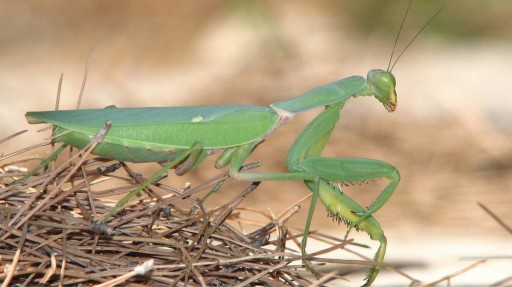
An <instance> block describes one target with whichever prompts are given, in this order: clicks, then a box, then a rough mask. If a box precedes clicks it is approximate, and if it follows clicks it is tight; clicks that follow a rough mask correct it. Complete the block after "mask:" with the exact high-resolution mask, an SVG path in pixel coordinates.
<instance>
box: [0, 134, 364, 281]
mask: <svg viewBox="0 0 512 287" xmlns="http://www.w3.org/2000/svg"><path fill="white" fill-rule="evenodd" d="M41 145H42V144H41ZM41 145H37V146H41ZM33 148H34V147H30V148H26V149H22V150H19V151H17V152H14V153H11V154H9V155H5V156H3V157H2V158H1V161H0V162H1V165H0V180H1V186H0V221H1V223H0V244H1V245H2V247H1V248H0V266H1V267H2V270H1V272H0V281H3V282H4V284H3V285H2V287H3V286H50V285H51V286H57V285H59V286H114V285H117V284H121V285H122V286H185V285H186V286H313V285H319V284H322V283H325V282H326V281H329V280H332V279H333V278H339V276H337V275H334V273H332V274H329V275H328V276H326V277H324V278H322V279H320V280H318V281H312V280H313V279H312V276H311V274H310V273H309V272H308V271H307V270H305V268H304V267H303V265H302V263H301V259H302V257H301V254H300V251H299V250H300V243H299V240H298V239H297V238H299V239H300V238H301V236H302V233H300V232H298V233H296V234H293V233H292V232H290V230H289V229H288V228H287V227H286V224H285V223H286V221H287V220H288V219H289V218H290V217H291V216H292V215H293V214H295V213H297V211H298V210H299V205H292V206H291V207H290V208H289V209H288V210H287V211H286V212H284V213H283V214H282V215H280V216H278V217H275V218H274V217H272V216H271V215H269V213H268V212H263V211H259V210H253V209H249V208H242V207H240V204H241V203H242V202H243V200H244V198H245V197H246V196H247V195H248V194H249V193H251V192H252V191H253V190H254V189H256V187H257V186H258V183H256V182H255V183H251V184H248V186H247V187H246V188H245V190H241V191H240V193H239V194H238V196H236V197H234V198H232V199H230V200H226V203H225V204H223V205H222V206H219V207H216V208H210V209H206V208H205V207H204V206H203V199H202V198H200V197H198V195H197V193H198V192H200V191H205V190H206V191H207V190H210V189H212V188H213V187H215V186H218V184H219V182H222V181H224V180H226V179H227V178H228V175H227V173H223V174H220V175H219V176H217V177H214V178H212V179H210V180H208V181H205V182H204V183H202V184H200V185H197V186H185V187H183V188H179V189H177V188H174V187H171V186H168V185H166V184H164V183H162V182H164V180H160V181H157V182H154V183H153V184H151V185H150V186H149V187H148V188H146V189H144V190H143V192H141V193H140V194H139V195H138V196H136V197H134V198H133V199H132V200H131V201H130V202H129V203H128V204H126V205H125V206H123V207H122V208H120V209H119V210H117V211H116V212H114V213H113V215H112V216H110V217H108V218H107V217H106V215H107V213H109V212H110V211H111V210H112V208H113V206H114V205H115V203H116V201H117V200H116V199H115V198H121V197H122V196H124V195H126V194H128V193H129V192H130V191H132V190H134V189H135V188H136V187H137V186H139V184H140V183H141V182H143V181H144V180H146V179H145V178H144V177H142V176H141V175H140V174H137V173H136V172H134V171H132V170H131V169H130V168H129V167H128V165H126V164H125V163H123V162H116V161H109V160H106V159H102V158H98V157H91V156H87V154H88V152H89V151H90V150H91V149H92V148H93V147H89V149H84V150H82V151H79V152H78V153H76V150H75V153H76V154H80V153H81V154H82V157H78V156H74V157H72V158H70V159H69V160H66V161H64V162H63V163H59V164H57V163H56V162H58V161H56V162H52V163H50V167H49V168H46V169H41V170H40V171H39V172H37V173H36V174H33V175H30V176H28V177H26V178H24V179H23V180H20V179H21V178H22V177H23V176H26V175H27V170H25V169H24V168H21V167H20V166H23V164H24V163H25V161H29V160H34V157H20V156H19V154H22V153H24V152H27V151H29V150H31V149H33ZM62 157H63V156H60V158H62ZM38 160H42V158H39V159H38ZM61 161H62V160H61ZM256 165H257V164H256ZM52 166H53V167H52ZM252 167H254V164H253V165H251V166H249V167H247V168H252ZM111 182H114V184H112V183H111ZM107 183H109V184H107ZM243 212H256V213H260V214H262V215H264V216H265V217H266V218H268V224H266V225H264V226H260V227H259V228H258V229H256V230H255V231H253V232H251V233H249V234H243V233H242V232H241V231H239V228H234V227H233V226H232V225H230V224H229V223H228V221H229V222H235V223H237V222H238V219H237V218H238V215H239V214H240V213H243ZM227 219H229V220H227ZM311 237H315V238H316V239H320V240H322V241H325V242H328V243H330V247H329V248H326V249H324V250H321V251H319V252H315V253H313V254H310V255H308V260H309V262H310V263H311V264H313V265H319V264H324V263H325V262H326V261H329V262H334V263H347V262H345V261H344V260H335V259H334V260H326V259H325V258H320V257H318V256H319V255H322V254H324V253H327V252H331V251H333V250H340V249H342V248H343V247H344V246H345V245H346V244H350V243H352V240H347V241H345V242H343V241H342V240H339V239H338V240H336V239H333V238H331V237H328V236H327V235H322V234H320V233H315V234H314V235H311ZM292 245H293V246H292ZM290 246H291V247H290ZM338 252H339V251H338ZM349 263H353V261H350V262H349ZM356 264H360V265H365V264H366V265H368V264H371V262H369V261H365V260H361V261H360V262H359V263H357V262H356ZM360 267H361V268H363V269H365V268H367V266H360Z"/></svg>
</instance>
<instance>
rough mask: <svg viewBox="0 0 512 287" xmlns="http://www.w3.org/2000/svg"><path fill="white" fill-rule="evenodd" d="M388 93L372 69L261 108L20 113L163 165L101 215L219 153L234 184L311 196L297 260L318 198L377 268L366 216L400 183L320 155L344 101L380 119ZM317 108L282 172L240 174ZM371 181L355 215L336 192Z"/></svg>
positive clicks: (118, 154)
mask: <svg viewBox="0 0 512 287" xmlns="http://www.w3.org/2000/svg"><path fill="white" fill-rule="evenodd" d="M434 16H435V15H434ZM404 20H405V17H404ZM429 22H430V21H429ZM402 24H403V22H402ZM427 24H428V23H427ZM425 26H426V25H425ZM422 30H423V29H422ZM420 32H421V30H420ZM418 34H419V33H418ZM397 38H398V36H397ZM395 44H396V43H395ZM390 63H391V62H390ZM395 63H396V62H395ZM388 70H389V67H388ZM395 86H396V81H395V77H394V76H393V74H392V73H391V71H390V70H389V71H383V70H379V69H375V70H371V71H369V72H368V75H367V77H366V78H363V77H361V76H352V77H348V78H344V79H341V80H338V81H336V82H333V83H330V84H327V85H324V86H321V87H318V88H316V89H313V90H311V91H309V92H307V93H305V94H303V95H301V96H298V97H296V98H293V99H291V100H287V101H282V102H276V103H273V104H270V105H268V106H266V107H258V106H203V107H157V108H107V109H89V110H61V111H46V112H28V113H27V114H26V117H27V120H28V122H29V123H31V124H37V123H50V124H52V125H54V136H53V138H54V141H56V142H63V143H67V144H70V145H72V146H75V147H78V148H83V147H85V146H86V145H87V144H88V143H89V142H90V141H91V137H93V136H94V135H95V134H96V133H97V132H98V130H99V129H100V128H101V127H102V126H103V125H104V124H105V122H107V121H111V123H112V125H111V128H110V130H109V131H108V133H107V134H106V136H105V138H104V139H103V141H102V142H101V143H100V144H98V145H97V146H96V148H95V149H94V150H93V154H96V155H99V156H102V157H106V158H109V159H115V160H120V161H129V162H166V166H165V168H163V169H162V170H161V171H160V172H159V173H157V174H155V175H154V176H153V177H152V178H150V179H149V180H148V181H146V182H145V183H143V184H142V185H141V186H140V187H139V188H138V189H136V190H135V191H133V192H132V193H130V194H129V195H127V196H126V197H125V198H124V199H122V200H121V201H120V202H119V203H118V204H117V205H116V207H115V208H114V209H113V210H112V211H111V212H110V213H109V214H108V216H110V215H111V214H112V213H113V212H114V211H115V210H116V209H118V208H119V207H121V206H122V205H123V204H125V203H126V202H127V201H128V200H129V199H130V198H131V197H133V196H134V195H136V194H137V193H138V192H140V190H142V189H143V188H145V187H146V186H148V185H149V184H150V183H151V182H152V181H153V180H154V179H156V178H158V177H159V176H160V175H161V174H163V173H165V172H166V171H167V170H168V169H170V168H175V169H176V174H178V175H182V174H185V173H187V172H188V171H190V170H191V169H193V168H195V167H197V166H198V165H199V164H200V163H201V162H202V161H203V160H204V159H205V158H206V157H207V156H209V155H212V154H219V156H218V159H217V161H216V163H215V167H217V168H221V167H225V166H228V167H229V174H230V176H231V177H233V178H235V179H238V180H244V181H267V180H302V181H304V182H305V184H306V186H307V187H308V188H309V189H310V190H311V191H312V192H313V197H312V200H311V206H310V209H309V213H308V218H307V222H306V227H305V232H304V237H303V239H302V246H301V251H302V253H303V254H306V243H307V238H308V232H309V227H310V223H311V218H312V216H313V212H314V207H315V203H316V200H317V199H318V198H320V200H321V202H322V203H323V204H324V206H325V207H326V208H327V211H328V213H329V215H330V216H332V217H334V218H335V219H337V220H338V221H342V222H344V223H346V224H347V225H348V226H349V231H350V228H352V227H353V228H356V229H357V230H362V231H364V232H366V233H368V234H369V235H370V237H371V238H372V239H373V240H377V241H379V242H380V247H379V248H378V250H377V252H376V254H375V257H374V261H375V262H382V261H383V260H384V255H385V251H386V245H387V241H386V237H385V236H384V233H383V230H382V228H381V226H380V225H379V223H378V222H377V220H376V219H375V218H374V217H373V214H374V213H375V212H376V211H378V210H379V209H380V208H381V207H382V206H383V205H384V204H385V203H386V202H387V200H388V199H389V198H390V196H391V195H392V194H393V192H394V190H395V188H396V187H397V185H398V182H399V181H400V175H399V172H398V170H397V169H396V168H395V167H393V166H392V165H390V164H388V163H386V162H383V161H379V160H375V159H356V158H327V157H322V156H321V153H322V151H323V149H324V146H325V145H326V143H327V141H328V139H329V137H330V135H331V133H332V131H333V129H334V127H335V125H336V123H337V122H338V120H339V113H340V111H341V109H342V108H343V106H344V104H345V102H346V101H347V100H348V99H350V98H355V97H360V96H374V97H375V98H376V99H377V100H378V101H380V102H381V103H382V104H383V105H384V107H385V108H386V110H387V111H388V112H392V111H394V110H395V109H396V105H397V95H396V91H395ZM318 107H325V109H324V110H323V111H322V112H321V113H320V114H319V115H318V116H317V117H316V118H315V119H314V120H313V121H312V122H311V123H309V124H308V125H307V127H306V128H305V129H304V130H303V131H302V133H301V134H300V135H299V136H298V138H297V139H296V140H295V142H294V143H293V145H292V147H291V148H290V150H289V152H288V155H287V157H286V166H287V168H288V172H286V173H253V172H240V168H241V167H242V165H243V164H244V162H245V160H246V159H247V157H248V156H249V155H250V154H251V153H252V151H253V150H254V149H255V147H256V146H257V145H259V144H260V143H261V142H262V141H263V140H264V139H265V138H266V137H267V136H268V135H269V134H270V133H272V132H273V131H274V130H275V129H277V128H278V127H279V126H281V125H282V124H284V123H286V122H288V121H290V120H291V119H292V118H293V117H294V116H295V115H296V114H299V113H301V112H304V111H307V110H310V109H314V108H318ZM379 178H386V179H388V180H389V181H390V182H389V184H388V185H387V186H386V187H385V188H384V190H383V191H382V192H381V194H380V195H379V196H378V197H377V198H376V199H375V201H374V202H373V203H372V204H371V205H370V206H369V207H368V208H363V207H362V206H361V205H359V204H358V203H357V202H355V201H354V200H352V199H351V198H350V197H348V196H347V195H346V194H344V193H343V192H342V191H341V190H340V189H339V187H338V185H336V184H337V183H342V184H347V183H357V182H365V181H368V180H372V179H379ZM108 216H107V217H108ZM349 231H347V233H346V236H348V233H349ZM346 236H345V238H346ZM304 264H305V265H306V267H307V268H308V269H309V270H310V271H312V272H313V273H315V274H316V272H315V271H314V270H313V268H312V267H311V266H310V265H309V263H308V262H307V261H305V260H304ZM379 270H380V267H378V266H372V267H371V268H370V269H369V272H368V274H367V277H366V282H365V286H369V285H371V283H372V282H373V281H374V280H375V278H376V277H377V274H378V272H379Z"/></svg>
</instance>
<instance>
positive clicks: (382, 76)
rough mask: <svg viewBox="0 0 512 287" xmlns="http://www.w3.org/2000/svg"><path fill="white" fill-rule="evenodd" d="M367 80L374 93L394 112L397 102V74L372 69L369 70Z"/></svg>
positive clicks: (389, 110) (387, 108)
mask: <svg viewBox="0 0 512 287" xmlns="http://www.w3.org/2000/svg"><path fill="white" fill-rule="evenodd" d="M367 80H368V84H369V85H370V88H371V90H372V91H373V95H374V96H375V97H376V98H377V99H378V100H379V101H380V102H381V103H382V104H383V105H384V107H385V108H386V110H388V112H393V111H394V110H395V109H396V104H397V96H396V91H395V86H396V80H395V76H393V74H391V72H386V71H383V70H371V71H370V72H368V77H367Z"/></svg>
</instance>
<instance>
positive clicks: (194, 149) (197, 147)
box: [102, 142, 203, 223]
mask: <svg viewBox="0 0 512 287" xmlns="http://www.w3.org/2000/svg"><path fill="white" fill-rule="evenodd" d="M202 150H203V144H202V143H201V142H195V143H194V144H193V145H192V146H191V147H190V148H189V149H187V150H183V151H181V152H180V153H179V154H178V156H177V157H176V158H174V159H173V160H172V161H170V162H168V163H167V165H166V166H164V167H163V168H162V169H160V170H159V171H158V172H156V173H155V174H154V175H153V176H151V177H150V178H148V179H147V180H146V181H144V182H143V183H141V184H140V185H139V186H138V187H137V188H136V189H134V190H133V191H132V192H130V193H129V194H127V195H126V196H125V197H123V198H122V199H121V200H119V201H118V202H117V204H116V205H115V206H114V207H113V208H112V209H111V210H110V211H109V212H108V213H107V214H106V215H105V216H104V217H103V220H102V222H104V223H106V222H107V221H108V220H109V218H110V216H112V214H114V213H115V212H116V211H117V210H118V209H119V208H121V207H123V206H124V205H125V204H126V203H127V202H128V201H130V199H132V198H133V197H134V196H136V195H137V194H139V193H140V192H141V191H142V190H143V189H144V188H146V187H148V186H149V185H150V184H151V183H153V182H154V181H155V180H157V179H158V178H159V177H161V176H162V175H163V174H164V173H166V172H167V171H168V170H169V169H171V168H174V167H176V166H180V165H182V164H183V163H185V164H188V163H187V162H188V159H189V158H190V156H191V155H192V156H194V157H195V158H193V160H194V162H195V161H197V155H199V154H200V153H201V151H202ZM192 164H193V163H192Z"/></svg>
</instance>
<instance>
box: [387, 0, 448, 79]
mask: <svg viewBox="0 0 512 287" xmlns="http://www.w3.org/2000/svg"><path fill="white" fill-rule="evenodd" d="M411 4H412V0H411V1H409V5H408V6H407V10H406V11H405V15H404V19H403V20H402V24H401V25H400V29H399V30H398V34H397V35H396V39H395V44H394V45H393V50H392V51H391V57H389V63H388V68H387V69H386V71H387V72H391V71H393V68H394V67H395V65H396V63H397V62H398V60H399V59H400V57H402V55H403V54H404V53H405V51H407V49H408V48H409V47H410V46H411V44H412V43H413V42H414V40H416V38H418V36H419V35H420V34H421V32H423V30H425V28H427V26H428V25H429V24H430V22H432V20H434V18H435V17H436V16H437V14H439V13H441V11H443V9H444V7H446V5H444V6H443V7H441V8H440V9H439V10H437V12H436V13H434V15H432V17H430V19H429V20H428V21H427V23H425V25H423V27H421V29H420V30H419V31H418V33H416V35H414V37H413V38H412V39H411V41H409V43H408V44H407V46H405V48H404V49H403V51H402V52H401V53H400V54H399V55H398V57H397V58H396V60H395V61H394V62H393V65H391V62H392V60H393V54H394V53H395V48H396V44H397V43H398V39H399V38H400V33H401V32H402V28H403V26H404V23H405V19H406V18H407V14H408V13H409V8H411ZM390 66H391V68H390Z"/></svg>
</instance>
